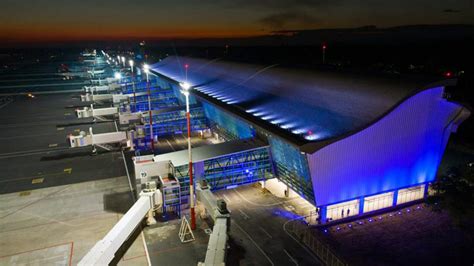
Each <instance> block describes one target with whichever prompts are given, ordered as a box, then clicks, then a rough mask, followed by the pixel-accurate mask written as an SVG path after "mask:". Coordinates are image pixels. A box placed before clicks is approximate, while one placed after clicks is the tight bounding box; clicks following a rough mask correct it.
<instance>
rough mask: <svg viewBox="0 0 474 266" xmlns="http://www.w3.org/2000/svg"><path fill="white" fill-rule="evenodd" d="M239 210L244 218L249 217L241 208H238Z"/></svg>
mask: <svg viewBox="0 0 474 266" xmlns="http://www.w3.org/2000/svg"><path fill="white" fill-rule="evenodd" d="M239 212H240V213H241V214H242V216H244V218H245V219H249V218H250V217H249V216H248V215H247V214H246V213H245V212H244V211H243V210H241V209H239Z"/></svg>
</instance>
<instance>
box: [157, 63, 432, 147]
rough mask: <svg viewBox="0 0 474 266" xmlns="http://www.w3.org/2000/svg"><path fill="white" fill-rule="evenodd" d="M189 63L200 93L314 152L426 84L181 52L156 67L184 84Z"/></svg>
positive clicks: (190, 79)
mask: <svg viewBox="0 0 474 266" xmlns="http://www.w3.org/2000/svg"><path fill="white" fill-rule="evenodd" d="M185 65H188V66H189V67H188V73H187V82H188V83H189V84H190V85H191V86H193V88H194V90H193V93H194V94H195V95H196V96H198V97H200V98H202V99H204V100H206V101H209V102H211V103H213V104H216V105H218V106H220V107H222V108H223V109H224V110H226V111H229V112H230V113H233V114H235V115H237V116H239V117H241V118H243V119H245V120H247V121H248V122H250V123H252V124H254V125H255V126H257V127H260V128H263V129H265V130H267V131H269V132H271V133H274V134H276V135H278V136H280V137H283V138H285V139H287V140H288V141H290V142H292V143H293V144H295V145H297V146H300V148H301V150H303V151H305V152H310V153H311V152H314V151H315V150H317V149H319V148H321V147H322V146H325V145H327V144H328V143H330V142H332V140H334V139H338V138H340V137H342V136H346V135H348V134H351V133H354V132H357V131H359V130H361V129H363V128H365V127H367V126H369V125H370V124H372V123H374V121H376V120H377V119H380V118H381V117H382V116H384V115H385V114H386V113H387V112H388V111H390V110H391V109H392V108H394V107H395V106H397V105H398V104H399V103H401V102H402V101H403V100H404V99H406V98H408V97H409V96H411V95H413V94H414V93H415V92H417V91H419V90H420V89H422V88H423V87H425V85H426V84H427V81H426V79H425V80H423V81H420V80H413V79H410V80H406V79H403V80H402V79H387V78H378V77H369V76H362V75H358V74H346V73H334V72H327V71H320V72H317V71H306V70H295V69H288V68H282V67H278V66H277V65H272V66H261V65H252V64H242V63H234V62H226V61H222V60H220V59H215V60H206V59H199V58H190V57H177V56H171V57H167V58H165V59H164V60H162V61H160V62H158V63H156V64H154V65H152V66H151V69H152V71H153V72H154V73H156V74H159V75H161V76H164V77H166V78H168V79H171V80H173V81H176V82H184V81H185V80H186V73H185V68H184V66H185ZM433 86H434V85H433ZM433 86H432V87H433ZM303 147H304V148H303Z"/></svg>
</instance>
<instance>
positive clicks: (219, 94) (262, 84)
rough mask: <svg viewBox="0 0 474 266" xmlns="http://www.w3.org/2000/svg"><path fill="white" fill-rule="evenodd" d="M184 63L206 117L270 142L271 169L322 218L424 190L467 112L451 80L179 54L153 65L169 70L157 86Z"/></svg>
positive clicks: (176, 77) (176, 78)
mask: <svg viewBox="0 0 474 266" xmlns="http://www.w3.org/2000/svg"><path fill="white" fill-rule="evenodd" d="M184 62H185V63H187V64H189V65H190V70H189V73H188V77H187V80H188V82H189V83H190V84H191V85H192V86H193V94H194V96H195V97H194V99H193V100H194V101H195V103H198V104H201V106H202V108H203V110H204V113H205V116H206V118H207V119H208V121H209V123H210V124H216V125H218V126H219V127H221V128H223V129H225V131H227V132H229V133H230V134H231V135H233V136H235V137H236V138H238V139H246V138H260V139H263V140H264V141H266V142H267V143H268V144H269V148H268V150H269V158H270V159H271V163H272V168H273V175H275V176H276V177H278V179H280V180H281V181H282V182H284V183H285V184H286V185H288V186H289V187H290V188H291V189H293V190H294V191H295V192H297V193H298V194H299V195H301V196H302V197H304V198H305V199H307V200H308V201H309V202H311V203H313V204H314V205H315V206H318V208H319V209H320V216H321V218H322V221H325V219H326V216H328V217H329V216H330V214H329V213H328V211H329V210H331V207H332V206H335V205H341V206H342V205H344V203H345V202H349V203H350V204H352V205H351V206H353V205H354V206H356V207H354V208H356V209H357V210H356V211H352V212H351V213H352V214H357V213H358V214H361V213H363V212H364V203H367V202H369V201H374V200H376V196H377V195H382V196H384V197H391V200H392V201H393V205H396V204H399V203H400V202H402V201H401V200H400V199H399V198H398V196H399V195H401V194H399V191H402V192H400V193H402V194H403V195H408V194H409V193H412V194H410V195H415V196H416V197H418V196H419V195H420V190H419V189H421V190H423V191H422V194H423V193H426V190H427V185H426V184H428V183H429V182H431V181H433V180H434V179H435V177H436V172H437V169H438V166H439V163H440V161H441V159H442V156H443V153H444V150H445V148H446V145H447V141H448V139H449V136H450V134H451V133H452V132H454V131H455V130H456V129H457V126H458V125H459V124H460V123H461V122H462V121H463V120H464V119H466V118H467V117H468V116H469V115H470V112H469V111H468V109H466V108H465V107H464V106H462V105H460V104H457V103H453V102H450V101H448V100H447V99H446V98H445V87H446V86H448V85H449V84H448V83H446V84H438V85H431V86H428V87H425V86H424V85H423V86H422V85H420V84H415V83H410V82H407V83H404V82H401V81H397V82H395V83H393V82H392V83H390V82H386V81H382V80H380V79H375V78H369V79H362V78H359V77H355V76H354V75H347V76H341V75H339V74H337V75H336V74H328V73H314V74H313V73H311V74H308V73H307V72H303V71H300V72H298V71H295V70H286V69H280V68H277V67H274V66H269V67H262V66H256V65H244V64H237V63H226V62H222V63H221V62H219V60H213V61H208V60H202V59H194V58H176V57H171V58H168V59H165V60H163V61H162V62H160V63H158V64H155V65H153V66H152V69H153V71H154V72H155V73H157V74H159V75H160V76H162V77H166V78H165V79H163V80H161V81H158V83H160V82H162V83H166V82H170V81H169V80H172V82H171V83H173V82H174V84H170V85H169V87H173V86H179V85H178V84H179V83H180V82H183V81H184V76H183V71H182V69H181V68H182V66H181V65H180V64H184ZM420 88H423V89H420ZM174 90H175V93H176V92H177V91H179V90H177V89H176V87H175V88H174ZM176 97H179V95H176ZM411 188H413V189H411ZM418 188H419V189H418ZM410 189H411V190H410ZM383 193H386V194H383ZM415 196H413V197H415ZM374 197H375V198H374ZM416 197H415V198H416ZM397 202H398V203H397ZM403 202H405V201H404V200H403ZM349 203H348V204H349ZM385 207H386V206H385V205H384V208H385ZM338 208H339V207H338ZM341 208H342V210H344V212H345V211H346V209H347V208H352V207H344V206H343V207H341ZM344 208H346V209H344ZM373 208H375V207H371V208H366V209H368V211H372V210H374V209H373ZM369 209H370V210H369ZM337 211H338V212H339V213H341V210H340V209H337ZM331 215H333V216H332V218H334V219H339V218H336V217H334V214H331Z"/></svg>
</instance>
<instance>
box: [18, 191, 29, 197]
mask: <svg viewBox="0 0 474 266" xmlns="http://www.w3.org/2000/svg"><path fill="white" fill-rule="evenodd" d="M18 195H19V196H20V197H23V196H29V195H31V191H29V190H27V191H22V192H20V194H18Z"/></svg>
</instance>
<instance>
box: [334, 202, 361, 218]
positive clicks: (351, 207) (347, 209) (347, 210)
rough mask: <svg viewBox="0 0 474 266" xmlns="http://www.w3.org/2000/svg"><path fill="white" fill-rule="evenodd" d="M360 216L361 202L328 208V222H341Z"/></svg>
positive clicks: (345, 203)
mask: <svg viewBox="0 0 474 266" xmlns="http://www.w3.org/2000/svg"><path fill="white" fill-rule="evenodd" d="M357 214H359V200H351V201H346V202H342V203H339V204H333V205H329V206H327V212H326V219H327V221H328V222H329V221H334V220H339V219H342V218H345V217H349V216H353V215H357Z"/></svg>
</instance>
